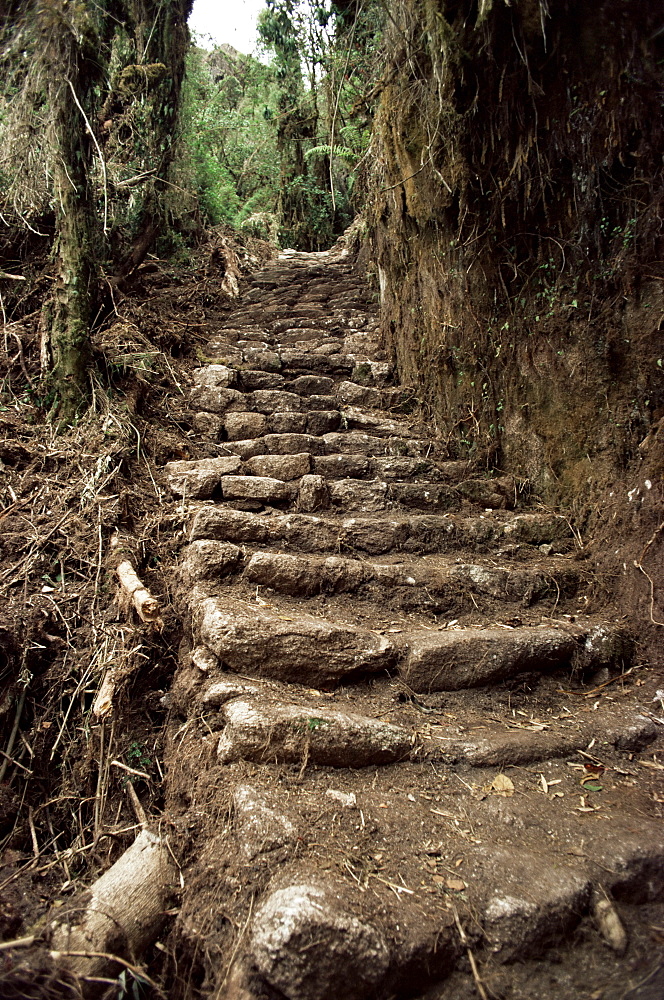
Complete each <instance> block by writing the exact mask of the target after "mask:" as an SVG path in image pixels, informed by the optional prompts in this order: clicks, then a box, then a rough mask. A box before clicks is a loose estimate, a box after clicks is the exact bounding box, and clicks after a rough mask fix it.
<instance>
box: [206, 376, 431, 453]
mask: <svg viewBox="0 0 664 1000" xmlns="http://www.w3.org/2000/svg"><path fill="white" fill-rule="evenodd" d="M226 391H228V390H226ZM323 440H324V442H325V452H326V453H327V454H328V455H335V454H337V453H338V452H341V453H342V454H345V455H371V456H379V455H404V456H409V457H411V458H421V457H425V458H428V457H429V455H430V454H435V449H434V448H433V446H432V443H431V441H430V440H428V439H426V438H404V437H393V438H390V437H378V436H376V435H371V434H363V433H362V432H361V431H354V430H351V431H332V432H330V433H329V434H324V435H323Z"/></svg>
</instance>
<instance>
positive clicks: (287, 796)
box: [180, 734, 664, 1000]
mask: <svg viewBox="0 0 664 1000" xmlns="http://www.w3.org/2000/svg"><path fill="white" fill-rule="evenodd" d="M267 735H268V738H269V734H267ZM349 746H352V742H349ZM263 769H264V771H263ZM566 772H567V773H566ZM427 773H428V771H427V769H426V768H423V769H422V770H421V772H420V773H416V769H415V768H413V766H412V765H409V764H404V765H400V764H395V765H393V766H392V767H391V768H388V769H382V768H381V769H379V770H374V772H373V778H372V780H370V781H369V780H367V775H366V772H364V771H361V770H351V769H349V770H347V771H346V772H345V773H344V774H343V776H341V775H339V776H338V777H337V776H336V775H335V774H334V772H333V773H330V771H329V770H328V769H325V768H320V767H316V765H315V764H314V765H311V766H309V765H307V766H306V767H302V768H301V771H300V777H299V780H298V781H293V782H290V783H288V785H287V786H286V787H284V783H283V782H278V781H275V779H274V771H273V770H272V769H269V765H263V767H262V768H260V769H259V768H257V769H255V770H254V771H253V773H252V777H251V784H247V776H246V766H245V765H243V764H241V763H238V764H233V763H229V764H228V765H227V767H226V769H225V779H226V783H227V784H230V786H231V788H232V794H233V806H234V809H233V820H232V825H231V828H230V831H229V843H228V844H227V856H228V858H229V863H228V865H227V867H226V868H225V869H224V877H225V878H228V875H229V874H230V875H231V876H232V877H233V881H232V883H231V884H232V886H233V891H234V900H235V905H236V907H237V905H238V902H239V901H240V900H241V901H242V904H243V906H244V914H245V916H244V919H245V921H246V923H247V927H248V931H247V933H246V934H245V935H244V937H243V939H242V942H241V944H240V946H239V947H238V948H237V949H236V952H235V958H234V964H233V966H232V967H231V970H230V972H229V973H228V983H227V986H226V988H224V989H222V991H221V993H220V994H219V995H220V998H222V1000H231V998H235V997H239V996H241V997H247V998H249V997H250V998H254V997H256V998H257V997H259V996H263V995H268V994H269V995H271V994H272V993H274V994H275V995H279V996H284V997H298V998H303V1000H305V998H306V1000H327V998H329V997H332V996H337V995H339V969H340V966H341V967H343V970H344V987H343V996H344V1000H368V998H372V1000H387V998H388V997H394V996H408V995H417V996H427V997H429V996H430V997H432V998H433V997H443V996H450V997H451V996H464V997H466V996H468V997H470V996H471V993H472V994H473V995H476V990H475V988H474V984H473V981H472V980H471V976H470V973H469V971H468V969H467V965H466V962H467V959H468V953H469V952H470V953H471V954H472V956H473V967H474V969H475V973H476V975H475V983H476V982H477V981H478V980H479V982H480V983H482V984H483V985H482V990H483V992H484V993H485V995H487V996H509V995H513V994H512V992H511V991H510V990H509V989H508V988H506V987H508V986H509V983H510V982H512V981H513V976H514V969H515V968H517V969H519V968H520V969H522V970H523V974H524V976H525V980H524V982H526V984H527V985H526V989H525V991H524V992H523V994H521V992H520V993H519V995H523V996H528V995H532V993H531V990H532V982H533V981H535V980H534V978H533V977H535V976H536V974H537V973H538V970H540V969H541V966H540V965H539V963H541V962H542V960H543V957H544V956H545V954H546V952H547V950H548V949H550V948H552V949H554V957H555V961H556V963H557V964H556V965H554V969H555V970H556V978H555V979H553V978H552V974H551V966H550V965H547V966H546V967H545V977H546V982H547V984H549V985H550V983H551V981H552V982H553V989H552V990H550V991H547V992H546V996H547V997H551V998H553V997H554V996H556V997H558V996H562V995H563V993H564V995H565V996H568V995H569V996H572V995H574V996H581V995H585V993H587V992H588V987H589V986H592V987H593V988H594V987H595V986H596V985H597V983H598V982H599V983H600V984H602V983H605V982H606V981H607V980H606V976H607V971H606V970H607V967H608V966H609V965H610V966H611V968H612V969H617V970H618V971H619V972H624V971H625V969H626V967H625V966H624V965H623V966H622V968H621V967H619V966H617V964H616V958H617V957H618V956H620V955H621V954H622V952H624V950H625V946H626V944H627V941H626V940H625V944H620V942H619V940H618V937H619V935H617V934H616V935H614V936H613V937H611V936H610V935H609V934H608V933H607V929H606V922H604V923H603V922H602V921H601V920H600V919H599V917H598V914H599V913H600V909H599V907H598V902H599V901H601V902H602V907H603V908H604V910H606V909H607V908H608V910H609V911H610V913H611V914H612V918H613V919H612V924H613V926H614V927H617V928H618V929H622V928H623V926H624V924H623V922H624V923H625V924H627V927H628V928H629V927H630V926H631V927H632V928H633V929H634V931H636V930H637V929H638V917H636V919H635V915H634V914H632V913H631V912H630V906H633V905H634V904H637V903H648V904H652V903H655V902H656V901H657V900H658V899H659V898H661V893H662V890H663V889H664V874H663V873H664V836H663V834H662V829H661V824H658V823H657V822H656V820H655V819H654V818H648V817H639V822H638V824H636V823H635V821H634V817H633V816H632V815H630V814H629V812H628V811H627V809H626V808H623V809H622V810H620V809H615V808H611V807H610V806H606V805H605V807H604V808H603V809H601V810H599V811H598V807H596V806H594V805H586V806H583V805H582V806H579V804H578V803H579V797H578V795H577V794H576V793H575V790H574V785H575V784H576V789H577V790H578V789H579V785H578V781H577V778H576V777H573V775H575V776H576V775H578V772H571V771H570V770H569V769H566V768H565V766H564V765H560V766H559V767H558V768H557V769H549V768H548V767H545V768H544V770H543V773H542V775H541V777H540V775H539V774H535V775H532V776H531V775H530V774H528V773H527V772H524V771H523V770H521V769H519V770H517V771H516V772H512V778H508V777H507V775H505V774H502V773H501V772H498V774H496V773H495V771H494V772H493V774H491V773H490V774H487V775H486V778H485V781H484V783H482V781H481V779H480V781H479V782H478V781H477V778H476V776H474V775H471V774H468V773H467V774H466V776H465V777H464V779H463V782H448V781H447V778H446V776H445V775H443V774H438V773H437V774H436V776H435V778H431V777H430V776H429V779H427ZM544 774H546V776H547V778H549V779H551V780H552V781H553V782H554V784H553V785H552V786H551V788H552V791H551V792H549V793H547V792H545V791H544V790H543V787H542V784H541V778H544ZM429 775H430V772H429ZM474 778H475V780H473V779H474ZM501 778H502V779H503V781H502V783H501V782H500V780H499V779H501ZM471 782H472V784H471ZM547 787H548V784H547ZM554 789H556V791H555V792H554V791H553V790H554ZM560 789H564V791H558V790H560ZM441 793H442V794H441ZM554 795H557V796H562V797H554ZM599 797H605V794H604V795H603V794H602V793H600V795H599ZM591 798H592V793H590V792H588V793H587V795H586V796H585V797H583V799H584V801H585V800H586V799H591ZM312 817H315V821H313V823H312ZM637 827H638V828H637ZM646 844H647V846H645V845H646ZM272 859H273V860H272ZM248 860H250V861H251V864H248ZM271 860H272V864H273V865H275V866H276V865H278V869H277V870H276V871H275V877H273V879H272V880H271V881H269V883H267V886H266V888H265V889H264V890H263V892H262V895H261V896H260V897H259V899H258V901H257V900H256V874H255V872H256V869H257V868H258V870H261V868H262V867H263V866H269V865H270V862H271ZM268 870H269V868H268ZM214 877H215V876H214V869H213V868H212V867H210V869H209V878H210V879H212V878H214ZM220 884H222V883H220ZM186 907H187V904H186V901H185V907H184V912H183V914H182V916H181V917H180V920H181V923H182V924H183V928H184V930H185V931H186V929H187V928H188V926H189V924H191V926H192V927H195V926H197V923H198V922H200V913H198V912H196V911H195V910H194V909H193V908H192V909H191V910H190V911H189V912H188V911H187V908H186ZM236 912H237V910H236ZM647 912H648V913H650V914H652V912H653V911H652V910H648V911H647ZM239 920H240V918H239V917H238V923H239ZM651 920H652V915H651ZM630 921H631V924H630ZM623 937H625V934H624V930H623ZM650 940H652V939H651V938H650ZM584 941H587V942H588V948H589V949H590V952H589V953H590V954H592V955H594V954H595V952H596V950H597V947H598V945H600V942H601V947H602V959H603V961H602V967H601V969H600V971H599V972H598V974H596V975H593V974H592V971H591V970H592V968H593V966H591V965H589V963H588V962H587V961H583V962H582V963H581V965H580V968H579V970H578V973H574V972H573V971H571V970H573V965H572V963H568V964H567V965H566V964H562V965H561V964H560V963H561V960H562V962H563V963H564V961H565V950H564V949H565V948H566V946H567V945H569V944H571V945H572V946H573V947H574V949H575V954H576V957H577V958H578V957H579V950H580V949H581V948H582V942H584ZM302 942H307V947H306V948H303V946H302ZM635 943H636V944H638V947H639V948H640V947H641V945H642V943H643V938H641V939H639V941H638V942H635ZM607 945H609V946H610V947H611V948H613V950H614V954H613V955H612V954H611V952H610V951H609V950H608V949H607V947H606V946H607ZM581 954H582V955H583V954H585V952H581ZM640 954H641V952H640V951H637V958H636V961H637V963H638V964H637V969H638V971H636V974H635V977H634V978H635V980H636V981H637V982H639V983H640V982H641V981H642V980H643V978H644V976H643V967H642V961H641V959H640V958H639V955H640ZM462 956H463V958H461V957H462ZM460 959H461V960H460ZM529 962H530V965H528V964H526V963H529ZM515 963H516V965H515ZM629 968H631V966H629ZM654 968H655V970H656V969H657V965H655V966H654ZM561 969H562V970H564V985H563V993H561V991H560V987H561V978H562V977H561V975H560V971H559V970H561ZM589 977H592V978H590V980H589ZM446 980H447V982H446ZM615 981H616V984H617V986H618V990H617V991H616V996H618V994H619V992H620V990H622V992H624V985H625V978H624V975H618V978H617V979H616V980H615ZM570 984H571V989H568V985H570ZM489 990H490V992H488V991H489ZM593 992H597V993H598V995H599V992H600V991H599V990H597V991H595V990H594V989H593ZM612 995H613V992H612ZM648 995H649V996H650V995H652V996H653V997H654V996H655V995H656V994H655V992H652V993H651V994H648ZM644 997H645V994H644Z"/></svg>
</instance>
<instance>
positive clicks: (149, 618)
mask: <svg viewBox="0 0 664 1000" xmlns="http://www.w3.org/2000/svg"><path fill="white" fill-rule="evenodd" d="M115 572H116V573H117V575H118V579H119V581H120V583H121V585H122V589H123V590H124V592H125V594H126V595H127V597H128V598H129V599H130V600H131V603H132V604H133V605H134V607H135V608H136V611H137V612H138V614H139V617H140V618H141V620H142V621H144V622H149V623H150V624H152V625H157V624H161V608H160V607H159V601H158V600H157V599H156V598H155V597H153V596H152V594H151V593H150V591H149V590H148V589H147V587H146V586H144V584H143V583H142V581H141V580H140V579H139V577H138V576H137V574H136V570H135V569H134V567H133V566H132V564H131V563H130V562H129V560H128V559H125V560H123V561H122V562H121V563H120V565H119V566H117V567H116V569H115Z"/></svg>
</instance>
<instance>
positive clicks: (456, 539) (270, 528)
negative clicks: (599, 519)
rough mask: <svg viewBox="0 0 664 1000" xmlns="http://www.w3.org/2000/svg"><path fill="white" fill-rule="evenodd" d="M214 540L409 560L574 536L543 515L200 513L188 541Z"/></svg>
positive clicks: (565, 544)
mask: <svg viewBox="0 0 664 1000" xmlns="http://www.w3.org/2000/svg"><path fill="white" fill-rule="evenodd" d="M199 538H212V539H216V540H219V541H229V542H255V543H257V544H259V545H262V544H265V543H267V544H270V545H279V546H283V547H288V548H292V549H295V550H296V551H300V552H320V553H332V554H338V553H339V552H342V551H345V552H349V553H351V552H353V551H358V552H366V553H367V554H369V555H382V554H384V553H387V552H408V553H411V554H420V555H422V554H426V553H437V554H444V553H447V552H454V551H455V550H458V549H460V548H463V549H468V550H470V551H473V552H483V551H488V550H489V549H496V547H498V553H497V554H500V551H501V547H502V548H503V549H507V550H509V555H512V556H513V555H518V554H519V549H520V548H521V547H523V548H524V551H526V552H527V551H532V548H533V547H534V546H540V545H543V544H544V545H546V546H547V552H550V551H552V549H549V548H548V547H549V546H551V547H553V549H555V551H559V552H562V551H565V549H566V548H569V547H571V543H572V535H571V532H570V529H569V526H568V525H567V522H566V521H565V520H564V519H563V518H562V517H556V516H555V515H554V514H548V513H545V512H540V511H537V512H534V513H527V514H510V513H507V512H502V511H500V512H492V513H491V514H486V515H482V514H480V515H477V516H475V517H468V516H463V515H459V514H445V515H436V514H420V515H413V516H410V517H404V516H395V517H389V518H385V517H380V518H375V517H373V518H372V517H345V518H333V517H317V516H315V515H312V514H288V515H273V516H271V517H269V518H266V517H259V516H257V515H255V514H251V513H247V512H244V511H236V510H230V509H228V508H218V507H213V506H206V507H203V508H202V509H201V510H200V511H199V512H198V513H197V514H196V516H195V517H194V521H193V524H192V528H191V541H195V540H196V539H199Z"/></svg>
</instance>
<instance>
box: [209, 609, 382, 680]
mask: <svg viewBox="0 0 664 1000" xmlns="http://www.w3.org/2000/svg"><path fill="white" fill-rule="evenodd" d="M194 617H195V621H194V633H195V635H196V641H197V642H198V641H200V642H201V643H202V644H203V645H205V646H207V647H208V648H209V649H211V650H212V652H213V653H215V655H216V656H218V657H219V659H220V661H221V662H222V663H223V664H225V665H226V666H227V667H228V668H229V669H231V670H234V671H236V672H237V673H242V674H248V675H250V676H256V677H268V678H273V679H274V680H281V681H289V682H294V683H298V684H309V685H327V686H330V685H333V684H336V683H340V682H341V681H343V680H344V679H348V678H351V677H354V676H362V675H366V674H373V673H378V672H382V671H385V670H389V669H391V668H392V667H393V666H394V664H395V662H396V657H397V653H396V649H395V647H394V645H393V644H392V643H391V642H390V641H388V640H387V639H385V638H383V637H382V636H378V635H376V634H375V633H373V632H369V631H367V630H365V629H359V628H352V627H350V626H347V625H337V624H335V623H333V622H329V621H325V620H323V619H321V618H313V617H310V616H307V615H302V616H300V617H297V618H295V617H293V618H292V619H291V618H287V617H286V616H278V615H275V614H269V613H268V612H266V611H263V610H262V609H259V608H256V609H253V608H252V609H251V610H250V611H249V610H246V611H245V610H244V608H243V606H242V605H240V606H239V607H236V606H235V605H233V607H232V608H230V607H229V606H227V605H225V604H224V602H223V601H222V600H221V599H217V598H207V599H205V600H203V601H202V602H200V604H199V605H198V606H197V607H196V608H195V609H194Z"/></svg>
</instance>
